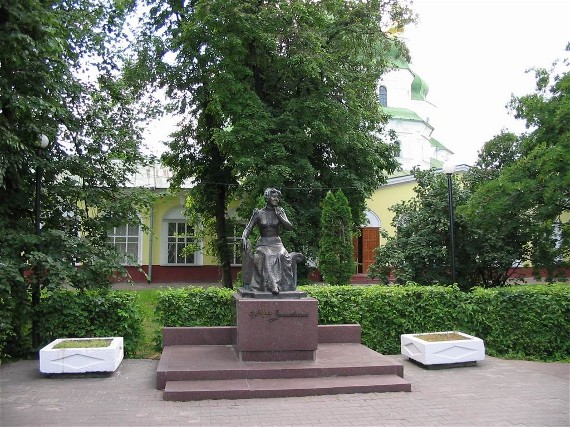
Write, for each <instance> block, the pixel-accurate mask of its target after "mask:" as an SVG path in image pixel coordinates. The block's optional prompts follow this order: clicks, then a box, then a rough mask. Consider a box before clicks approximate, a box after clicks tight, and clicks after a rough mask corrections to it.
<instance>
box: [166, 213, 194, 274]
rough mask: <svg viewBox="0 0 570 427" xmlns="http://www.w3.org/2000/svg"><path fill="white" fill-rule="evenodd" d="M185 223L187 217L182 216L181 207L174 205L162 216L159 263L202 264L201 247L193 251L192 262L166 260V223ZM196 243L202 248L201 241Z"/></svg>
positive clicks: (177, 264)
mask: <svg viewBox="0 0 570 427" xmlns="http://www.w3.org/2000/svg"><path fill="white" fill-rule="evenodd" d="M173 222H176V223H179V222H184V223H187V219H186V217H185V216H184V212H183V208H182V207H180V206H179V207H175V208H172V209H170V210H169V211H168V212H167V213H166V214H165V215H164V217H163V218H162V229H161V234H160V236H161V239H160V264H161V265H163V266H191V265H193V266H201V265H203V264H204V255H203V252H202V250H201V249H199V250H197V251H195V252H194V262H192V263H180V262H174V263H172V262H168V237H169V236H168V225H169V224H170V223H173ZM198 245H199V247H200V248H202V242H201V241H198Z"/></svg>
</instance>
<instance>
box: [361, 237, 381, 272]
mask: <svg viewBox="0 0 570 427" xmlns="http://www.w3.org/2000/svg"><path fill="white" fill-rule="evenodd" d="M378 246H380V229H379V228H378V227H366V228H363V229H362V273H364V274H366V273H368V269H369V268H370V266H371V265H372V264H373V263H374V250H375V249H376V248H377V247H378Z"/></svg>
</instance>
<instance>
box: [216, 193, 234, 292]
mask: <svg viewBox="0 0 570 427" xmlns="http://www.w3.org/2000/svg"><path fill="white" fill-rule="evenodd" d="M216 239H217V246H218V254H219V257H220V264H221V267H222V284H223V285H224V287H225V288H230V289H231V288H232V269H231V265H232V264H231V259H230V250H229V246H228V239H227V223H226V187H225V185H217V186H216Z"/></svg>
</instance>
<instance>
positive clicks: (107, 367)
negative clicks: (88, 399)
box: [40, 337, 124, 374]
mask: <svg viewBox="0 0 570 427" xmlns="http://www.w3.org/2000/svg"><path fill="white" fill-rule="evenodd" d="M90 339H93V338H60V339H57V340H55V341H52V342H51V343H49V344H48V345H46V346H45V347H44V348H42V349H41V350H40V372H42V373H44V374H64V373H86V372H113V371H115V370H116V369H117V368H118V367H119V365H120V363H121V361H122V360H123V357H124V350H123V337H105V338H97V339H110V340H111V344H110V345H109V346H108V347H92V348H61V349H54V348H53V347H54V346H55V345H57V344H59V343H60V342H62V341H67V340H69V341H86V340H90Z"/></svg>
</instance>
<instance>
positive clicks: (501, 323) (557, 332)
mask: <svg viewBox="0 0 570 427" xmlns="http://www.w3.org/2000/svg"><path fill="white" fill-rule="evenodd" d="M299 289H300V290H303V291H305V292H307V294H308V295H309V296H311V297H313V298H316V299H317V300H318V305H319V324H321V325H338V324H354V323H358V324H360V325H361V326H362V343H363V344H364V345H366V346H367V347H370V348H372V349H373V350H376V351H378V352H380V353H384V354H398V353H399V352H400V335H401V334H409V333H424V332H443V331H448V330H455V331H461V332H465V333H467V334H470V335H475V336H477V337H479V338H481V339H483V340H484V341H485V346H486V349H487V353H488V354H490V355H492V356H498V357H518V358H525V359H533V358H534V359H540V360H566V359H567V358H568V357H569V355H570V342H569V341H568V335H569V334H568V333H569V332H570V331H569V330H568V325H569V322H568V320H569V318H570V288H569V287H568V285H562V284H558V285H534V286H531V285H523V286H513V287H509V288H495V289H484V288H477V289H475V290H474V291H473V292H472V293H465V292H462V291H460V290H459V289H458V288H457V287H456V286H423V285H418V284H417V283H413V282H409V283H407V284H405V285H403V286H375V285H372V286H323V285H311V286H301V287H299ZM232 294H233V291H231V290H230V289H220V288H199V287H189V288H183V289H169V290H167V291H162V292H161V293H160V296H159V301H158V305H157V308H156V313H157V318H158V321H159V323H160V325H162V326H230V325H232V324H233V318H232V297H231V296H232Z"/></svg>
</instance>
